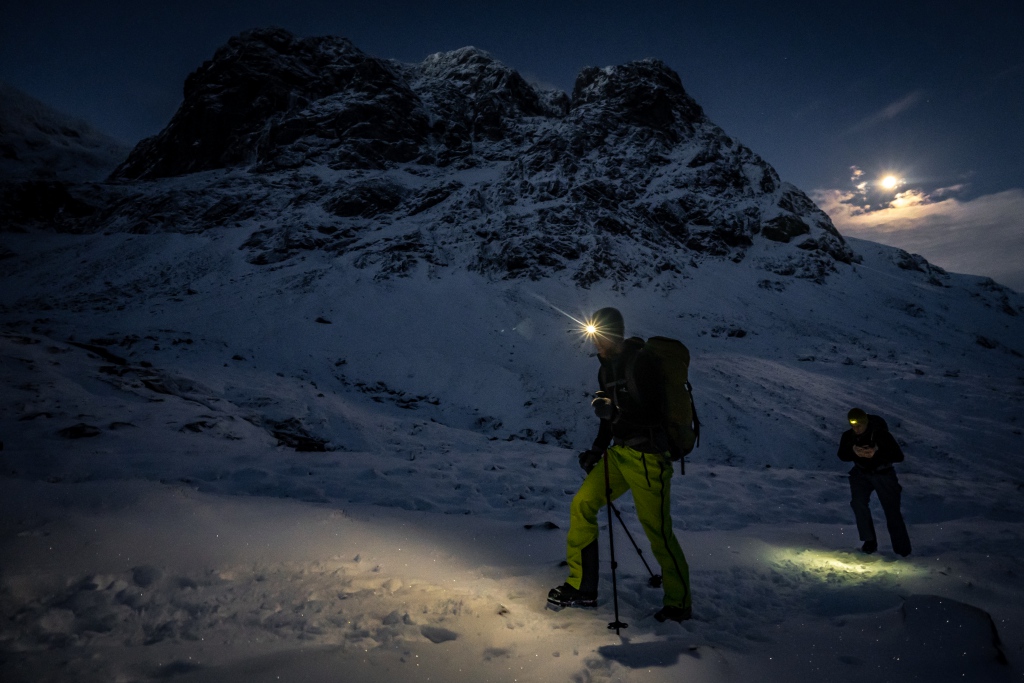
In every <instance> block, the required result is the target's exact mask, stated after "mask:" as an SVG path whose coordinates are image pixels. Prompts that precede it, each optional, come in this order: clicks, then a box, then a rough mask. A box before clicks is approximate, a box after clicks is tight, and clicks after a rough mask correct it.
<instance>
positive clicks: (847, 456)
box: [838, 415, 903, 472]
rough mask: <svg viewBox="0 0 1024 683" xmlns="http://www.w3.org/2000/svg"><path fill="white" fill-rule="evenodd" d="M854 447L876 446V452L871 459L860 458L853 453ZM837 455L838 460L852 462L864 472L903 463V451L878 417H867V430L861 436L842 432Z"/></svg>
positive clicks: (848, 430) (850, 431)
mask: <svg viewBox="0 0 1024 683" xmlns="http://www.w3.org/2000/svg"><path fill="white" fill-rule="evenodd" d="M854 446H877V447H878V451H877V452H876V453H875V456H874V457H873V458H861V457H859V456H858V455H857V454H856V453H854V452H853V447H854ZM838 455H839V459H840V460H842V461H844V462H852V463H853V464H854V466H855V467H858V468H860V469H861V470H863V471H865V472H876V471H878V470H879V469H882V468H888V467H892V464H893V463H894V462H903V450H902V449H901V448H900V445H899V444H898V443H896V439H894V438H893V436H892V434H890V433H889V425H887V424H886V423H885V420H883V419H882V418H881V417H879V416H878V415H868V428H867V429H866V430H864V433H863V434H856V433H855V432H854V431H853V430H852V429H847V430H846V431H845V432H843V436H842V438H841V439H840V441H839V453H838Z"/></svg>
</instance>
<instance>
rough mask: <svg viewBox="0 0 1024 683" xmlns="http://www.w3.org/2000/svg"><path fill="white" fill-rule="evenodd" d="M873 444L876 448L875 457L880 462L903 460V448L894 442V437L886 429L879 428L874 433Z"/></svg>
mask: <svg viewBox="0 0 1024 683" xmlns="http://www.w3.org/2000/svg"><path fill="white" fill-rule="evenodd" d="M875 445H876V446H878V450H877V451H876V452H875V458H877V459H878V460H879V462H881V463H882V464H885V465H891V464H893V463H895V462H903V449H902V448H900V445H899V444H898V443H897V442H896V438H895V437H894V436H893V435H892V434H891V433H890V432H889V430H888V429H879V430H878V431H877V432H876V433H875Z"/></svg>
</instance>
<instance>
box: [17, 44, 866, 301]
mask: <svg viewBox="0 0 1024 683" xmlns="http://www.w3.org/2000/svg"><path fill="white" fill-rule="evenodd" d="M111 178H112V181H113V183H112V184H108V185H105V186H102V187H89V188H74V189H72V190H69V189H67V188H63V189H61V188H57V189H54V188H45V187H36V188H34V189H33V188H26V189H25V190H24V191H22V192H21V194H20V195H19V196H18V197H16V198H12V199H10V200H9V202H8V203H9V204H10V205H11V206H12V207H13V206H16V207H18V210H17V211H14V212H13V215H15V216H16V218H17V220H15V221H14V222H13V223H12V224H11V225H9V226H7V228H6V229H9V230H14V229H26V228H28V227H31V226H34V225H38V223H39V222H40V221H42V220H50V221H52V220H53V219H54V218H55V215H51V214H54V213H55V210H54V209H53V208H52V207H55V206H57V207H61V208H60V210H59V214H60V221H59V223H58V226H59V229H61V230H65V231H70V232H95V231H101V230H102V231H110V230H115V231H125V232H132V233H150V232H163V231H170V232H182V233H188V232H202V231H206V230H209V229H212V228H221V227H227V228H238V229H240V230H242V231H244V232H245V233H246V234H248V239H246V240H244V241H243V248H244V249H245V250H246V251H248V252H250V253H251V256H250V259H251V261H252V262H253V263H257V264H264V265H267V264H276V263H281V262H282V261H286V260H289V259H291V258H293V257H295V256H297V255H301V254H303V253H306V252H310V251H323V252H327V253H330V254H333V255H335V257H336V258H339V259H343V260H344V261H346V262H348V263H350V264H351V266H352V267H354V268H357V269H362V270H366V271H368V272H369V273H370V274H371V275H372V276H373V277H375V278H378V279H390V278H394V277H405V276H408V275H410V274H411V273H412V272H413V271H414V270H416V269H417V268H421V267H422V268H425V269H426V270H427V271H428V272H429V273H431V274H434V275H437V274H440V273H442V272H447V271H453V270H464V269H468V270H471V271H475V272H479V273H482V274H485V275H487V276H488V277H492V278H499V279H505V278H512V279H522V278H527V279H534V280H536V279H539V278H543V277H547V276H548V275H551V274H554V273H561V274H563V275H565V276H568V277H570V278H571V279H572V280H573V281H574V282H576V283H577V284H578V285H581V286H584V287H588V286H591V285H592V284H593V283H594V282H596V281H598V280H599V279H609V280H612V281H615V282H618V283H620V284H621V285H622V286H629V285H631V284H637V283H643V282H650V281H652V280H654V279H655V278H658V277H659V276H661V275H663V274H665V273H674V274H677V275H680V274H682V275H685V274H686V272H687V271H689V270H691V269H692V268H694V267H698V266H699V264H700V262H701V261H703V260H705V259H731V260H735V261H738V260H742V259H743V258H746V257H747V256H748V254H754V259H755V261H756V262H757V263H759V264H761V265H762V267H763V268H764V269H765V270H767V271H769V272H772V273H775V274H778V275H781V276H785V277H800V278H807V279H812V280H815V281H818V282H821V281H823V280H824V278H826V277H827V276H828V275H829V273H831V272H834V270H835V267H836V266H835V264H836V263H850V262H851V261H853V260H855V259H856V258H857V257H856V255H855V254H854V253H853V252H852V250H850V248H849V247H848V246H847V245H846V243H845V242H844V240H843V238H842V237H841V236H840V235H839V233H838V232H836V230H835V228H834V227H833V226H832V223H831V221H830V220H829V218H828V217H827V216H826V215H825V214H824V213H823V212H821V211H820V210H819V209H818V208H817V207H816V206H815V205H814V204H813V202H811V200H810V199H808V198H807V196H806V195H805V194H804V193H803V192H801V191H800V190H798V189H797V188H795V187H793V186H791V185H789V184H787V183H785V182H783V181H782V180H781V179H780V178H779V177H778V174H777V173H776V172H775V170H774V169H772V167H771V166H770V165H768V164H767V163H766V162H765V161H764V160H762V159H761V158H760V157H758V156H757V155H756V154H754V153H753V152H752V151H751V150H750V149H748V148H747V147H745V146H743V145H742V144H740V143H739V142H737V141H735V140H734V139H732V138H730V137H729V136H728V135H727V134H726V133H725V132H724V131H722V129H721V128H719V127H718V126H716V125H715V124H714V123H712V122H711V121H710V120H708V118H707V116H706V115H705V114H704V112H703V110H702V109H701V107H700V105H698V104H697V103H696V102H695V101H694V100H693V98H691V97H690V96H689V95H688V94H687V93H686V91H685V90H684V88H683V85H682V83H681V82H680V80H679V76H678V75H677V74H675V73H674V72H673V71H672V70H670V69H669V68H668V67H667V66H665V65H664V64H663V63H661V62H658V61H654V60H642V61H638V62H633V63H630V64H625V65H622V66H616V67H608V68H603V69H599V68H588V69H585V70H584V71H583V72H582V73H581V74H580V76H579V78H578V79H577V83H576V85H575V87H574V89H573V93H572V97H571V98H570V97H569V96H567V95H565V94H564V93H558V92H552V91H547V90H544V89H541V88H538V87H535V86H533V85H531V84H529V83H527V82H526V81H525V80H524V79H523V78H522V76H520V75H519V74H518V73H516V72H515V71H514V70H512V69H510V68H508V67H506V66H505V65H503V64H501V63H500V62H498V61H496V60H495V59H494V58H492V57H491V56H490V55H488V54H487V53H486V52H483V51H481V50H478V49H476V48H471V47H467V48H462V49H459V50H455V51H452V52H447V53H437V54H434V55H430V56H429V57H427V58H426V59H425V60H424V61H423V62H422V63H420V64H412V65H405V64H399V63H396V62H392V61H387V60H382V59H378V58H375V57H372V56H369V55H367V54H365V53H363V52H361V51H360V50H358V49H357V48H355V47H354V46H353V45H352V44H351V43H350V42H349V41H347V40H345V39H342V38H331V37H321V38H308V39H298V38H296V37H294V36H292V35H291V34H289V33H288V32H286V31H283V30H280V29H267V30H258V31H251V32H248V33H245V34H242V35H240V36H238V37H236V38H232V39H231V40H230V41H229V42H228V43H227V44H226V45H225V46H224V47H222V48H220V49H219V50H218V51H217V52H216V54H214V56H213V58H212V59H211V60H209V61H208V62H206V63H204V64H203V65H202V66H201V67H200V68H199V69H197V70H196V71H195V72H194V73H193V74H191V75H190V76H189V78H188V79H187V81H186V83H185V89H184V102H183V103H182V105H181V108H180V109H179V110H178V112H177V113H176V114H175V116H174V117H173V119H172V120H171V121H170V123H169V124H168V126H167V127H166V128H165V129H164V130H163V131H162V132H161V133H159V134H158V135H156V136H154V137H152V138H149V139H146V140H144V141H142V142H141V143H139V145H138V146H137V147H136V148H135V149H134V150H133V151H132V153H131V155H130V156H129V157H128V159H127V160H126V161H125V162H124V163H123V164H122V165H121V166H120V167H118V168H117V170H116V171H115V172H114V173H113V175H112V177H111ZM140 181H148V182H140ZM61 193H63V194H61ZM65 195H67V196H65ZM43 207H49V208H47V209H44V208H43ZM47 211H49V213H47Z"/></svg>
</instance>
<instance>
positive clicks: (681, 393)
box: [626, 337, 700, 473]
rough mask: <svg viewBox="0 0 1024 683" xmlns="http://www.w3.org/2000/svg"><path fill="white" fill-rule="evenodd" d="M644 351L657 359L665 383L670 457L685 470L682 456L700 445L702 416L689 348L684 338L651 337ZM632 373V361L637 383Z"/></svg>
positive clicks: (628, 370) (630, 376)
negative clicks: (695, 396)
mask: <svg viewBox="0 0 1024 683" xmlns="http://www.w3.org/2000/svg"><path fill="white" fill-rule="evenodd" d="M643 350H644V352H647V353H652V354H654V355H655V356H656V357H657V358H658V361H659V365H660V367H661V375H662V379H663V380H664V384H665V397H664V399H665V424H664V425H663V427H664V428H665V432H666V435H667V436H668V441H669V457H670V459H671V460H673V461H675V460H678V461H679V467H680V469H681V470H682V471H683V472H684V473H685V471H686V470H685V465H684V464H683V458H684V457H686V456H687V455H689V454H690V451H692V450H693V448H694V446H699V445H700V419H699V418H698V417H697V407H696V405H695V404H694V402H693V387H692V386H691V385H690V380H689V370H690V350H689V349H687V348H686V345H685V344H683V343H682V342H681V341H677V340H675V339H669V338H668V337H651V338H650V339H648V340H647V342H646V343H645V344H644V347H643ZM632 375H633V368H632V363H631V364H630V366H629V367H628V368H627V370H626V376H627V382H629V383H630V384H631V385H633V386H636V382H635V380H634V379H633V377H632Z"/></svg>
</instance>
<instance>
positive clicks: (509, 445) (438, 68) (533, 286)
mask: <svg viewBox="0 0 1024 683" xmlns="http://www.w3.org/2000/svg"><path fill="white" fill-rule="evenodd" d="M66 188H67V192H68V196H69V197H71V198H72V199H74V201H75V202H78V203H80V204H76V205H78V206H80V207H84V208H82V210H80V211H64V212H61V213H60V214H59V215H50V216H47V215H46V214H44V213H41V212H35V213H31V212H29V213H24V212H23V213H20V214H16V213H13V212H8V213H7V214H6V215H5V217H4V220H3V222H2V223H0V226H2V227H0V230H2V231H3V232H0V267H2V268H3V286H2V288H0V378H2V379H0V381H2V383H3V387H4V389H3V392H2V399H0V400H2V402H3V411H2V412H0V439H2V441H3V442H4V450H2V451H0V472H2V473H3V476H2V477H0V488H2V493H0V501H2V502H0V509H2V510H3V514H2V516H0V519H3V524H2V526H0V552H2V553H3V556H4V557H5V558H11V559H9V560H5V562H4V565H3V567H2V568H0V578H2V581H3V582H2V584H0V585H2V588H0V614H2V615H3V617H4V619H3V621H2V622H0V654H2V657H0V672H2V676H3V678H4V680H70V679H75V680H114V679H118V678H120V679H123V680H150V679H156V678H168V677H178V678H181V680H193V681H195V680H220V681H224V680H239V681H241V680H246V681H249V680H264V679H266V680H273V679H274V677H275V676H278V675H282V676H283V675H286V674H287V675H288V676H291V677H298V678H302V679H305V680H333V679H332V678H331V672H334V673H336V672H337V671H339V670H346V671H351V672H357V673H354V674H353V675H354V676H356V677H357V678H358V679H359V680H364V681H378V680H379V681H384V680H387V681H393V680H420V679H424V680H425V679H427V678H428V677H433V678H437V677H441V678H445V679H446V680H453V681H462V680H465V681H471V680H472V681H478V680H485V679H488V678H493V679H496V680H505V679H508V680H512V679H514V678H517V677H518V679H519V680H536V681H540V680H544V681H547V680H590V681H594V680H609V681H610V680H623V681H639V680H645V681H650V680H670V679H671V680H679V679H680V677H686V678H687V679H688V680H707V681H741V680H743V681H747V680H790V679H797V680H804V679H808V678H810V677H811V676H816V677H818V678H820V677H822V676H823V675H825V674H824V673H823V672H828V675H827V676H826V677H830V680H836V681H854V680H856V681H862V680H865V678H866V679H868V680H895V679H897V678H899V679H901V680H902V679H909V680H913V679H914V677H915V676H917V677H920V678H922V679H924V678H927V679H928V680H940V681H941V680H953V679H955V680H965V679H966V680H979V681H980V680H985V681H988V680H1003V679H1006V680H1013V677H1014V676H1019V672H1020V670H1021V667H1022V665H1024V649H1022V648H1024V592H1022V590H1021V587H1020V585H1019V584H1020V582H1019V576H1020V575H1021V573H1022V572H1024V566H1022V559H1021V554H1020V547H1021V545H1020V544H1021V537H1022V534H1021V532H1022V526H1021V525H1022V522H1021V520H1022V519H1024V503H1022V501H1021V497H1020V492H1021V489H1022V487H1024V467H1022V466H1021V461H1020V457H1019V455H1020V453H1021V451H1022V444H1024V435H1022V429H1024V425H1022V422H1024V410H1022V406H1024V355H1022V352H1024V347H1022V346H1021V342H1020V340H1021V339H1022V338H1024V315H1022V314H1024V299H1022V297H1021V295H1020V294H1018V293H1016V292H1014V291H1012V290H1009V289H1006V288H1003V287H1001V286H999V285H997V284H995V283H994V282H992V281H991V280H989V279H987V278H979V277H973V276H970V275H957V274H951V273H946V272H944V271H942V270H941V269H939V268H936V267H935V266H933V265H931V264H929V263H928V262H927V261H925V260H924V259H922V258H920V257H919V256H915V255H911V254H908V253H906V252H902V251H900V250H897V249H892V248H889V247H884V246H881V245H878V244H874V243H871V242H864V241H859V240H853V239H850V240H846V239H844V238H843V237H842V236H841V235H839V234H838V232H837V231H836V230H835V228H834V227H833V226H832V224H831V222H830V220H829V219H828V217H827V216H826V215H825V214H824V213H822V212H821V211H820V210H819V209H817V207H815V206H814V204H813V203H812V202H811V201H810V200H809V199H807V197H806V195H804V194H803V193H802V192H801V191H800V190H798V189H797V188H795V187H793V186H791V185H789V184H787V183H785V182H783V181H782V180H781V179H780V178H779V177H778V175H777V174H776V173H775V171H774V170H773V169H772V168H771V166H770V165H769V164H768V163H766V162H765V161H764V160H761V159H760V158H758V157H757V155H755V154H754V153H753V152H751V151H750V150H749V149H747V148H746V147H744V146H743V145H742V144H740V143H739V142H737V141H735V140H733V139H731V138H730V137H729V136H728V135H727V134H726V133H725V132H724V131H722V130H721V129H720V128H719V127H717V126H715V125H714V124H713V123H712V122H711V121H709V120H708V119H707V117H706V115H705V114H704V113H703V111H702V110H701V108H700V106H699V105H698V104H697V103H696V102H694V101H693V99H692V98H691V97H689V96H688V95H687V94H686V92H685V90H684V89H683V86H682V84H681V82H680V79H679V77H678V76H677V75H676V74H674V73H673V72H672V71H670V70H669V69H668V68H667V67H665V65H663V64H661V63H659V62H656V61H641V62H634V63H631V64H627V65H623V66H618V67H608V68H604V69H596V68H595V69H587V70H585V71H584V72H583V73H581V74H580V77H579V78H578V80H577V83H576V87H575V88H574V91H573V93H572V94H571V96H570V95H566V94H563V93H555V92H550V91H545V90H543V89H539V88H536V87H535V86H532V85H530V84H529V83H527V82H526V81H525V80H524V79H523V78H522V77H521V76H519V75H518V74H516V73H515V71H513V70H512V69H510V68H508V67H506V66H504V65H502V64H500V63H499V62H497V61H496V60H494V59H493V58H491V57H490V56H488V55H487V54H486V53H484V52H482V51H480V50H477V49H474V48H464V49H461V50H456V51H454V52H450V53H440V54H436V55H432V56H430V57H428V58H427V59H425V60H424V61H423V62H422V63H421V64H411V65H410V64H398V63H395V62H391V61H386V60H380V59H377V58H374V57H371V56H368V55H366V54H364V53H362V52H361V51H359V50H358V49H357V48H355V47H354V46H353V45H352V44H351V43H349V42H348V41H346V40H343V39H337V38H314V39H305V40H300V39H297V38H295V37H293V36H291V35H289V34H287V33H286V32H284V31H280V30H266V31H254V32H250V33H248V34H244V35H242V36H240V37H238V38H234V39H232V40H231V41H229V42H228V44H227V45H225V46H224V47H223V48H221V49H220V50H218V51H217V53H216V54H215V55H214V57H213V59H211V60H210V61H209V62H207V63H205V64H204V65H202V66H201V67H200V68H199V69H198V70H197V71H196V72H195V73H193V74H192V75H191V76H190V77H189V79H188V80H187V82H186V84H185V92H184V101H183V104H182V106H181V109H180V110H179V111H178V113H177V114H176V115H175V116H174V118H173V119H172V121H171V122H170V123H169V124H168V126H167V128H166V129H165V130H164V131H162V132H161V133H160V134H159V135H157V136H155V137H154V138H150V139H148V140H144V141H142V142H141V143H140V144H139V145H138V146H137V147H136V148H135V149H134V150H133V151H132V152H131V154H130V155H128V157H127V158H126V160H125V161H124V163H122V164H121V165H120V166H119V167H118V168H117V169H116V170H115V171H114V172H113V173H112V175H111V176H110V178H109V179H108V180H107V181H105V182H102V183H77V184H68V185H66ZM5 206H6V207H9V206H10V204H7V205H5ZM605 305H614V306H616V307H618V308H619V309H620V310H622V312H623V313H624V315H625V319H626V325H627V331H628V332H630V333H633V334H640V335H643V336H649V335H653V334H664V335H668V336H672V337H676V338H679V339H681V340H682V341H684V342H685V343H686V344H687V345H688V346H689V348H690V351H691V355H692V358H693V361H692V366H691V379H692V381H693V384H694V386H695V392H696V397H697V401H698V409H699V411H700V415H701V418H702V420H703V422H704V425H705V426H704V433H703V435H702V442H701V446H700V448H699V449H698V450H697V451H695V453H694V454H693V455H692V456H691V458H690V464H689V465H688V466H687V475H686V476H685V477H677V478H676V479H675V481H674V484H673V486H674V498H673V503H672V506H673V517H674V519H675V521H676V525H677V528H678V529H677V530H678V532H679V535H680V541H681V543H682V545H683V547H684V550H685V551H686V552H687V555H688V557H689V559H690V564H691V567H692V577H693V583H694V594H695V602H694V611H695V618H694V620H693V621H690V622H687V623H686V624H685V626H683V627H680V626H679V625H678V624H671V625H665V624H657V623H656V622H654V621H653V620H651V619H650V617H649V614H650V613H651V612H652V611H653V609H654V608H656V606H657V605H658V604H659V601H660V595H659V594H658V593H657V591H653V590H651V589H649V588H646V579H647V575H646V571H645V569H644V568H643V565H642V564H640V562H639V559H638V558H637V556H636V555H635V554H631V553H632V549H631V548H630V547H629V545H627V544H626V543H625V542H624V541H623V539H622V538H621V536H619V537H617V538H618V539H619V542H618V543H617V544H616V549H617V553H625V554H626V556H625V557H623V556H621V555H620V556H618V557H617V559H618V560H619V561H620V562H621V567H620V574H619V580H620V585H619V596H620V606H621V607H622V610H623V614H624V615H625V617H626V621H628V622H630V623H631V627H630V629H629V630H628V632H626V636H627V637H626V638H623V639H620V638H618V637H616V636H614V635H612V634H610V633H609V632H608V631H607V629H606V628H605V625H606V622H607V621H609V620H610V619H609V618H606V617H608V615H609V614H610V610H611V604H610V600H611V597H610V593H611V591H610V584H609V583H608V582H607V581H605V582H604V583H603V584H602V601H601V604H600V605H599V607H598V608H597V610H596V611H591V612H583V613H579V612H577V613H559V614H557V615H555V614H552V613H549V612H545V611H544V609H543V596H544V595H545V594H546V591H547V589H548V588H550V587H551V586H553V585H556V584H557V583H560V582H561V580H562V579H563V578H564V576H563V572H564V569H562V568H560V567H559V566H558V563H559V561H560V560H561V559H562V556H563V552H564V548H563V543H564V529H565V528H566V527H567V525H568V504H569V500H570V499H571V495H572V493H573V492H574V490H575V487H576V486H578V483H579V481H580V477H581V471H580V470H579V468H578V466H577V464H576V457H575V455H576V452H577V450H579V449H582V448H585V447H587V446H589V444H590V442H591V440H592V438H593V435H594V432H595V429H596V425H595V424H594V422H595V420H594V418H593V416H592V414H591V413H590V410H589V397H590V396H591V394H592V392H593V391H594V389H595V388H596V387H595V382H596V369H597V368H596V360H595V359H594V358H593V357H592V352H591V350H590V349H589V348H588V346H587V345H586V343H585V342H584V341H583V340H582V339H581V337H580V335H579V334H578V332H577V330H576V325H575V323H573V322H572V321H571V320H570V319H569V318H568V317H566V316H565V315H563V313H562V312H561V311H566V312H568V313H569V314H572V315H574V316H576V317H580V315H582V314H586V313H589V312H592V311H593V310H595V309H596V308H599V307H601V306H605ZM854 405H859V406H861V407H863V408H865V409H867V410H868V411H869V412H872V413H878V414H881V415H883V416H884V417H885V418H886V419H887V420H888V421H889V424H890V425H891V426H892V428H893V431H894V434H895V435H896V436H897V438H898V439H899V441H900V442H901V444H902V445H903V448H904V450H905V451H906V452H907V461H906V463H904V464H902V465H901V466H900V467H899V471H900V477H901V481H902V483H903V486H904V487H905V490H904V510H905V513H906V517H907V521H908V523H909V524H910V533H911V537H912V540H913V541H914V547H915V552H914V555H912V556H911V558H909V559H908V560H902V559H901V560H898V561H897V560H894V559H893V556H892V554H891V553H889V552H886V551H885V549H884V547H885V546H886V537H885V536H884V534H883V535H882V538H881V540H882V543H880V546H882V547H883V549H884V550H883V552H882V553H880V554H879V555H874V556H870V557H869V556H865V555H859V554H856V553H855V549H856V548H857V547H858V545H859V543H858V541H857V539H856V532H855V530H854V528H853V518H852V513H851V512H850V509H849V503H848V490H847V488H846V481H845V472H846V470H847V469H848V468H847V467H845V466H844V464H843V463H840V462H839V461H838V460H837V459H836V457H835V450H836V445H837V443H838V437H839V434H840V432H841V431H842V430H843V429H844V428H845V425H844V420H845V415H846V411H847V410H848V409H849V408H850V407H852V406H854ZM282 499H287V500H282ZM619 507H620V509H621V510H622V511H623V513H624V516H625V517H626V519H627V523H632V524H633V530H634V535H636V534H638V533H639V527H638V526H637V525H636V524H635V515H633V514H631V513H632V512H633V510H632V507H631V504H630V502H629V499H628V498H626V499H624V500H622V501H621V505H619ZM876 523H878V524H879V526H880V529H881V519H880V517H878V516H876ZM551 527H557V528H555V529H554V530H552V529H551ZM617 533H620V530H618V529H617ZM639 540H640V541H641V543H643V542H644V541H643V539H639ZM623 546H624V549H623ZM604 552H606V548H605V547H604V546H602V553H604ZM605 560H607V558H606V557H605ZM606 566H607V565H606ZM606 578H607V577H606ZM942 624H951V626H948V627H946V626H943V625H942ZM944 629H945V630H944ZM993 629H994V631H993ZM993 633H995V636H993ZM936 643H939V645H938V649H936V647H937V646H936Z"/></svg>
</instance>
